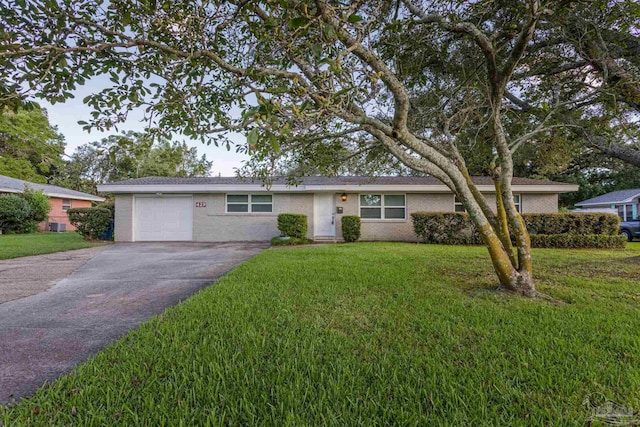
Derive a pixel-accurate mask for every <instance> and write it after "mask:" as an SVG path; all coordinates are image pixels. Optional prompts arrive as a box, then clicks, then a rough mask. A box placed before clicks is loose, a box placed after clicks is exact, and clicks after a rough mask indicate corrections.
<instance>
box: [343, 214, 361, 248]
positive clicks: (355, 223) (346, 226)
mask: <svg viewBox="0 0 640 427" xmlns="http://www.w3.org/2000/svg"><path fill="white" fill-rule="evenodd" d="M360 222H361V221H360V217H359V216H357V215H345V216H343V217H342V238H343V239H344V241H345V242H355V241H356V240H358V239H359V238H360Z"/></svg>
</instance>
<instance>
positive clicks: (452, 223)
mask: <svg viewBox="0 0 640 427" xmlns="http://www.w3.org/2000/svg"><path fill="white" fill-rule="evenodd" d="M411 220H412V222H413V231H414V232H415V233H416V236H418V239H419V240H420V241H421V242H422V243H438V244H448V245H471V244H480V243H482V240H481V239H480V235H479V234H478V232H477V231H476V229H475V227H474V226H473V224H472V223H471V220H470V219H469V214H467V213H463V212H414V213H412V214H411Z"/></svg>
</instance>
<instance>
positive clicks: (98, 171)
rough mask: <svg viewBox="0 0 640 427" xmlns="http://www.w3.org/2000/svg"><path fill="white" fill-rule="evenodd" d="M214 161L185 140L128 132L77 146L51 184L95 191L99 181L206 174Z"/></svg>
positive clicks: (90, 191)
mask: <svg viewBox="0 0 640 427" xmlns="http://www.w3.org/2000/svg"><path fill="white" fill-rule="evenodd" d="M211 164H212V162H211V161H209V160H207V157H206V156H205V155H202V156H198V150H197V148H195V147H188V146H187V144H186V143H184V142H182V143H180V142H176V141H171V140H170V139H168V138H159V139H156V138H153V137H152V136H150V135H148V134H144V133H139V132H127V133H125V134H122V135H111V136H109V137H107V138H103V139H102V140H100V141H95V142H91V143H87V144H84V145H81V146H80V147H78V148H77V149H76V151H75V152H74V153H73V154H72V155H71V158H70V159H69V160H68V161H66V162H65V165H64V168H63V169H62V170H61V172H60V173H59V174H58V175H57V176H56V177H54V178H53V179H52V181H51V183H53V184H56V185H60V186H63V187H66V188H71V189H74V190H77V191H85V192H89V193H94V192H96V187H97V185H98V184H101V183H104V182H112V181H119V180H124V179H131V178H140V177H143V176H182V177H190V176H207V175H208V174H209V172H210V169H211Z"/></svg>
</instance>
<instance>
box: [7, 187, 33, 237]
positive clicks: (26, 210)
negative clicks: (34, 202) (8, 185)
mask: <svg viewBox="0 0 640 427" xmlns="http://www.w3.org/2000/svg"><path fill="white" fill-rule="evenodd" d="M30 215H31V207H30V206H29V203H28V202H27V201H26V200H25V199H24V198H22V197H20V196H18V195H16V194H9V195H6V196H2V197H0V230H2V232H3V233H19V232H21V231H22V230H24V228H25V227H26V226H27V225H28V224H29V223H30Z"/></svg>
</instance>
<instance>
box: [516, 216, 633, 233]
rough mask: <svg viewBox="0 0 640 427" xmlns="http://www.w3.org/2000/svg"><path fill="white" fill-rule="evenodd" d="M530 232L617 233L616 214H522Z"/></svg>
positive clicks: (618, 220)
mask: <svg viewBox="0 0 640 427" xmlns="http://www.w3.org/2000/svg"><path fill="white" fill-rule="evenodd" d="M522 219H524V222H525V224H527V229H528V230H529V233H531V234H605V235H609V236H617V235H618V226H619V223H620V219H619V218H618V215H613V214H604V213H555V214H522Z"/></svg>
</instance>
